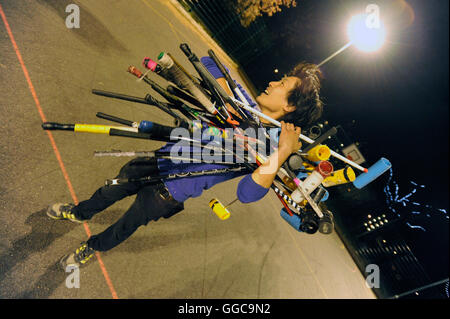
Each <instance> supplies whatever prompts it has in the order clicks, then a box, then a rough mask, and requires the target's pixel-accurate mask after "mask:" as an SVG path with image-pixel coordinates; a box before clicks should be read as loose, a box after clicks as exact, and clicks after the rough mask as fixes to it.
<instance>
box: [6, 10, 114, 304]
mask: <svg viewBox="0 0 450 319" xmlns="http://www.w3.org/2000/svg"><path fill="white" fill-rule="evenodd" d="M0 16H1V17H2V20H3V23H4V24H5V27H6V32H7V33H8V35H9V38H10V39H11V43H12V46H13V47H14V51H16V55H17V58H18V59H19V63H20V65H21V66H22V70H23V74H24V75H25V79H26V80H27V83H28V88H29V89H30V92H31V95H32V96H33V99H34V102H35V104H36V107H37V110H38V112H39V115H40V116H41V120H42V122H47V120H46V118H45V114H44V112H43V110H42V107H41V103H39V99H38V98H37V94H36V90H35V89H34V86H33V83H32V82H31V79H30V75H29V74H28V70H27V68H26V66H25V63H24V62H23V59H22V54H20V51H19V48H18V46H17V43H16V40H14V36H13V34H12V31H11V28H10V27H9V23H8V20H7V19H6V15H5V12H4V11H3V8H2V5H1V4H0ZM46 132H47V135H48V138H49V139H50V143H51V144H52V148H53V151H54V152H55V155H56V159H57V160H58V163H59V167H60V168H61V171H62V173H63V176H64V179H65V180H66V183H67V187H68V188H69V192H70V195H71V196H72V199H73V201H74V203H75V204H78V198H77V195H76V194H75V191H74V190H73V186H72V183H71V182H70V178H69V175H68V174H67V171H66V168H65V166H64V163H63V161H62V158H61V154H60V153H59V150H58V147H57V146H56V143H55V139H54V138H53V135H52V133H51V132H50V131H46ZM83 226H84V229H85V231H86V234H87V235H88V237H90V236H91V231H90V229H89V226H88V224H87V223H86V222H84V223H83ZM96 256H97V259H98V263H99V265H100V268H101V270H102V273H103V276H104V277H105V280H106V284H107V285H108V287H109V290H110V291H111V295H112V297H113V299H119V298H118V296H117V293H116V290H115V289H114V286H113V284H112V281H111V279H110V277H109V275H108V272H107V271H106V267H105V264H104V263H103V260H102V258H101V256H100V253H99V252H96Z"/></svg>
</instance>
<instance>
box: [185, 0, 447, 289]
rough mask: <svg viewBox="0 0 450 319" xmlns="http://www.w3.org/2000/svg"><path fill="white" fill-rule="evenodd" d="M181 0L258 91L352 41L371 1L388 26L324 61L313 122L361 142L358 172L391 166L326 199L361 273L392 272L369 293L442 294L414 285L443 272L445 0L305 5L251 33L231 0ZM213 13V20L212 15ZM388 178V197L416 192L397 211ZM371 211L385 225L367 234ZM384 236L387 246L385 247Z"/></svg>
mask: <svg viewBox="0 0 450 319" xmlns="http://www.w3.org/2000/svg"><path fill="white" fill-rule="evenodd" d="M180 2H181V3H182V4H184V5H185V7H186V8H187V9H188V10H189V11H191V12H192V13H193V14H194V15H196V17H197V18H198V19H199V21H200V22H203V24H204V25H205V26H206V27H207V28H208V29H209V31H210V34H211V35H212V36H213V38H215V39H216V40H218V42H219V43H221V44H222V46H223V47H224V48H225V49H226V51H227V52H228V53H229V54H230V55H231V56H233V57H234V58H235V60H237V61H238V62H239V63H240V65H241V67H242V68H243V70H244V71H245V73H246V75H247V76H248V78H249V79H250V81H251V82H252V84H253V85H254V87H255V88H256V91H258V92H260V91H263V90H264V89H265V88H266V87H267V86H268V82H269V81H271V80H276V79H279V78H281V77H282V76H283V75H284V74H285V73H287V72H288V71H289V70H290V69H291V68H292V67H294V66H295V65H296V64H297V63H298V62H300V61H303V60H305V61H308V62H314V63H317V64H318V63H320V62H321V61H323V60H324V59H325V58H326V57H328V56H329V55H331V54H332V53H333V52H335V51H337V50H338V49H339V48H341V47H342V46H344V45H345V44H346V43H347V42H348V38H347V33H346V24H347V23H348V21H349V19H350V17H351V16H352V15H354V14H356V13H363V12H364V11H365V8H366V6H367V5H368V4H370V3H375V4H378V5H379V6H380V17H381V19H382V20H383V21H385V24H386V29H387V31H388V36H387V41H386V43H385V45H384V46H383V48H382V49H381V50H379V51H376V52H374V53H365V52H360V51H358V50H357V49H356V48H354V47H350V48H348V49H347V50H345V51H344V52H343V53H341V54H339V55H338V56H336V57H335V58H333V59H332V60H331V61H329V62H327V63H326V64H324V65H323V66H322V68H321V70H322V72H323V74H324V81H323V87H322V96H323V100H324V102H325V110H324V115H323V118H322V119H321V120H320V123H321V124H323V125H324V127H323V131H324V130H325V129H326V128H327V127H329V126H339V131H338V134H337V135H336V136H335V137H334V138H333V139H332V140H331V141H329V146H331V147H332V148H333V149H335V150H337V151H340V148H341V144H342V145H344V147H345V146H347V145H349V144H351V143H354V142H357V143H358V145H359V149H360V151H361V152H362V154H363V156H364V157H365V159H366V163H364V166H365V167H370V165H372V164H373V163H375V162H376V161H377V160H378V159H379V158H381V157H385V158H387V159H389V160H390V162H391V163H392V172H391V173H392V178H391V179H389V172H387V173H385V174H384V175H383V176H382V177H380V178H379V179H377V180H376V181H375V182H373V183H371V184H370V185H369V186H366V187H365V188H364V189H362V190H360V191H354V190H351V189H350V188H349V187H347V186H338V187H333V188H332V189H331V188H330V189H329V191H330V199H329V200H328V201H327V203H328V204H329V206H330V207H331V208H332V209H333V211H334V214H335V218H336V227H337V231H338V233H339V235H340V236H341V238H342V239H343V241H344V243H345V244H346V246H347V248H348V249H349V251H350V253H351V254H352V256H353V257H354V259H355V260H356V262H357V264H358V266H359V267H360V269H361V271H364V266H365V265H367V264H370V263H376V264H379V265H380V267H381V268H383V269H382V271H384V273H387V272H389V273H390V276H385V278H384V280H385V281H386V282H389V284H387V283H386V284H385V285H384V287H389V288H386V289H384V290H376V293H377V295H378V296H379V297H392V296H394V295H402V293H403V294H405V295H409V297H410V298H412V297H417V296H418V295H419V293H416V294H415V293H414V290H416V289H417V291H420V294H422V296H424V298H432V297H433V296H434V297H445V298H448V293H447V291H448V289H445V285H444V289H443V288H442V286H441V288H439V289H437V288H436V287H434V288H430V289H435V290H436V292H430V290H429V289H428V290H426V289H424V290H423V291H422V290H420V289H419V288H420V287H426V286H427V285H429V284H433V283H436V282H437V281H439V280H444V279H446V278H448V256H449V254H448V242H449V240H448V239H449V238H448V210H449V201H448V192H449V189H448V163H449V160H448V151H449V140H448V120H449V116H448V115H449V114H448V85H449V83H448V60H449V59H448V58H449V46H448V36H449V35H448V31H449V25H448V12H449V8H448V5H449V3H448V1H446V0H431V1H428V0H427V1H424V0H410V1H407V3H408V4H409V6H410V8H411V9H412V10H411V9H410V10H409V11H408V10H407V8H406V9H404V10H403V11H401V10H400V11H395V10H394V9H395V7H392V4H393V3H401V2H402V1H387V0H383V1H382V0H379V1H375V0H373V1H369V2H364V1H353V0H339V1H336V0H333V1H326V0H320V1H312V0H302V1H297V7H295V8H289V9H287V8H283V9H282V11H281V12H279V13H277V14H275V15H273V16H272V17H267V16H264V15H263V16H262V17H259V18H257V19H256V21H255V22H253V23H252V24H251V25H250V26H249V27H248V28H242V27H241V26H239V21H238V19H236V20H235V21H234V23H233V22H230V21H231V20H232V18H231V17H233V11H234V12H235V11H236V9H235V6H236V1H231V0H230V1H209V2H208V4H207V5H206V3H205V2H202V1H197V2H196V5H195V6H193V5H192V4H193V3H194V2H193V1H180ZM202 5H203V6H204V7H202ZM209 8H212V9H211V10H212V11H211V12H212V13H211V12H210V14H208V10H209ZM397 9H398V7H397ZM411 11H413V15H411V14H410V13H411ZM214 12H215V13H216V16H217V17H219V16H220V17H221V19H222V20H221V21H219V22H220V23H218V22H215V21H213V20H209V18H208V16H211V15H212V14H213V13H214ZM217 12H226V13H222V14H217ZM236 17H237V15H236ZM208 20H209V21H208ZM218 20H219V18H217V21H218ZM239 37H241V39H240V38H239ZM236 41H238V42H239V41H240V43H241V45H240V46H237V45H236V44H235V43H236ZM242 43H245V45H242ZM275 69H278V72H277V73H275V72H274V70H275ZM258 92H257V93H258ZM326 123H327V124H328V125H327V124H326ZM336 165H337V166H338V168H340V167H339V165H342V163H336ZM412 182H414V183H416V184H418V185H423V187H418V186H416V185H415V184H413V183H412ZM388 184H389V186H390V190H391V192H392V193H393V194H394V192H395V188H396V185H398V195H399V196H398V197H397V199H399V198H402V197H403V196H405V195H408V194H409V193H411V192H412V191H414V189H416V192H415V193H414V194H412V195H411V196H410V197H408V199H409V200H410V202H405V206H404V205H403V204H402V203H399V202H395V201H389V200H387V199H388V196H387V195H386V191H385V189H386V186H387V185H388ZM412 202H415V203H417V204H416V205H413V204H412ZM439 209H443V210H444V211H442V210H439ZM369 214H370V215H371V216H375V217H377V216H381V215H382V214H384V215H387V216H388V217H389V223H388V224H387V225H385V226H383V227H381V228H379V229H378V230H377V231H375V232H372V233H370V234H369V233H367V231H366V228H365V227H363V226H362V225H363V224H364V222H366V221H367V220H368V217H367V216H368V215H369ZM411 226H412V227H411ZM416 226H419V227H421V228H418V227H416ZM383 240H385V241H388V242H389V243H392V245H391V246H389V247H384V246H383V245H385V244H382V243H384V241H383ZM402 247H403V248H402ZM402 249H403V250H402ZM394 251H395V252H394ZM393 253H394V254H393ZM388 277H389V278H388ZM382 280H383V279H382ZM447 283H448V281H447ZM410 290H411V291H412V294H408V293H406V292H408V291H410ZM427 294H428V295H427ZM425 295H426V296H425Z"/></svg>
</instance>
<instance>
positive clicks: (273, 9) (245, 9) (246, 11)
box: [236, 0, 297, 27]
mask: <svg viewBox="0 0 450 319" xmlns="http://www.w3.org/2000/svg"><path fill="white" fill-rule="evenodd" d="M283 6H285V7H287V8H290V7H291V6H292V7H295V6H297V2H296V1H295V0H256V1H255V0H237V9H236V11H237V13H238V14H239V16H240V20H241V24H242V26H244V27H248V26H249V25H250V24H251V23H252V22H253V21H255V19H256V18H257V17H259V16H262V15H263V14H267V15H268V16H269V17H271V16H272V15H273V14H275V13H277V12H280V11H281V7H283Z"/></svg>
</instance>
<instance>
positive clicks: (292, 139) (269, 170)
mask: <svg viewBox="0 0 450 319" xmlns="http://www.w3.org/2000/svg"><path fill="white" fill-rule="evenodd" d="M300 132H301V129H300V128H299V127H294V125H293V124H290V123H288V124H286V123H284V122H283V121H282V122H281V134H280V139H279V145H280V146H279V148H278V150H276V151H275V152H274V153H273V154H272V155H270V156H269V158H268V160H267V161H266V162H265V163H264V164H262V165H261V166H259V167H258V168H257V169H256V170H255V171H254V172H253V173H252V174H249V175H247V176H245V177H244V178H243V179H242V180H241V181H240V182H239V185H238V189H237V196H238V199H239V200H240V201H241V202H242V203H251V202H256V201H258V200H260V199H261V198H263V197H264V196H265V195H266V194H267V192H268V191H269V188H270V186H271V185H272V183H273V181H274V179H275V176H276V175H277V172H278V169H279V168H280V167H281V165H283V163H284V162H285V161H286V160H287V158H288V157H289V155H290V154H291V153H293V152H296V151H298V150H299V149H300V147H301V146H302V144H301V142H299V141H298V137H299V135H300Z"/></svg>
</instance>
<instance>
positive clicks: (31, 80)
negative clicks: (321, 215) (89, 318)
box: [0, 0, 375, 299]
mask: <svg viewBox="0 0 450 319" xmlns="http://www.w3.org/2000/svg"><path fill="white" fill-rule="evenodd" d="M71 3H75V4H77V5H79V7H80V28H79V29H68V28H67V27H66V24H65V20H66V17H67V16H68V15H69V13H66V12H65V9H66V6H67V5H69V4H71ZM0 5H1V8H2V10H1V11H3V14H2V22H1V23H0V52H1V53H0V81H1V86H0V110H1V116H2V125H1V126H0V136H1V143H0V145H1V152H0V156H1V162H0V164H1V165H0V179H1V181H2V182H1V184H0V238H1V239H2V240H1V241H0V298H51V299H53V298H64V299H65V298H67V299H70V298H85V299H96V298H105V299H110V298H120V299H126V298H139V299H140V298H165V299H166V298H167V299H169V298H202V299H203V298H204V299H206V298H219V299H221V298H275V299H277V298H284V299H291V298H295V299H310V298H317V299H322V298H370V299H372V298H375V296H374V294H373V293H372V291H371V290H370V289H369V288H367V287H366V285H365V280H364V277H363V275H362V274H361V273H360V272H359V270H358V269H357V267H356V265H355V264H354V262H353V260H352V259H351V257H350V255H349V253H348V252H347V250H346V249H345V247H344V245H343V243H342V242H341V240H340V239H339V237H338V236H337V234H336V233H333V234H331V235H322V234H319V233H317V234H315V235H308V234H304V233H299V232H297V231H295V230H294V229H293V228H291V227H290V226H289V225H288V224H287V223H286V222H285V221H284V220H283V219H282V218H281V217H280V209H281V207H282V205H281V203H280V202H279V200H278V199H277V198H276V195H275V194H274V193H273V192H272V191H271V192H269V194H268V195H267V196H266V197H265V198H264V199H262V200H261V201H259V202H256V203H251V204H242V203H240V202H239V201H238V202H236V203H234V204H233V205H232V206H231V207H230V211H231V217H230V218H229V219H228V220H226V221H221V220H220V219H218V218H217V217H216V216H215V214H214V213H213V212H212V211H211V210H210V208H209V207H208V202H209V201H210V199H211V198H213V197H216V198H218V199H219V200H220V201H221V202H222V203H224V204H226V203H229V202H231V201H232V200H234V199H235V198H236V187H237V184H238V182H239V180H240V179H239V178H238V179H235V180H232V181H228V182H225V183H222V184H219V185H216V186H215V187H213V188H212V189H210V190H207V191H205V192H204V193H203V194H202V196H200V197H197V198H192V199H189V200H188V201H187V202H186V203H185V211H184V212H182V213H180V214H178V215H176V216H174V217H173V218H170V219H167V220H166V219H161V220H159V221H158V222H151V223H149V224H148V225H147V226H146V227H140V228H139V229H138V230H137V231H136V233H135V234H134V235H133V236H132V237H131V238H129V239H128V240H127V241H125V242H124V243H122V244H121V245H119V246H117V247H116V248H114V249H112V250H110V251H108V252H105V253H100V254H98V255H97V257H95V258H93V260H91V261H90V262H89V263H88V264H87V265H86V266H85V267H83V268H81V269H80V287H79V288H68V287H67V285H66V282H67V278H68V276H69V275H70V274H69V273H66V272H64V271H63V270H61V269H59V268H58V262H59V259H60V258H61V257H62V256H63V255H65V254H67V253H69V252H71V251H73V250H74V249H75V248H77V246H78V245H79V243H80V242H81V241H84V240H86V239H87V238H88V235H89V234H96V233H100V232H101V231H103V230H104V229H105V228H107V227H108V226H109V225H110V224H112V223H114V222H115V221H116V220H117V219H118V218H120V217H121V214H122V213H123V212H124V211H126V209H127V208H128V207H129V206H130V205H131V203H132V202H133V199H134V197H129V198H126V199H124V200H122V201H120V202H117V203H116V204H114V205H113V206H111V207H110V208H108V209H107V210H105V211H104V212H102V213H100V214H98V215H96V216H95V217H94V218H93V219H92V220H90V221H89V222H87V223H85V224H75V223H72V222H69V221H54V220H51V219H50V218H48V217H47V216H46V214H45V211H46V208H47V206H48V205H49V204H51V203H53V202H77V201H81V200H84V199H87V198H89V197H90V196H91V195H92V194H93V193H94V192H95V191H96V190H97V189H98V188H99V187H100V186H102V185H103V184H104V182H105V180H106V179H107V178H112V177H114V176H115V175H116V173H117V172H118V170H119V169H120V167H121V166H122V165H123V164H125V163H126V162H127V161H129V160H130V158H94V156H93V153H94V151H96V150H97V151H98V150H112V149H116V150H118V149H119V150H155V149H157V148H159V147H160V146H162V145H163V144H164V143H162V142H157V141H143V140H136V139H128V138H121V137H110V136H107V135H98V134H88V133H73V132H62V131H54V132H51V133H48V132H46V131H43V130H42V128H41V123H42V121H43V120H47V121H53V122H60V123H90V124H111V122H108V121H106V120H102V119H99V118H97V117H96V116H95V114H96V113H97V112H104V113H107V114H112V115H115V116H118V117H122V118H125V119H130V120H134V121H140V120H143V119H146V120H152V121H155V122H157V123H161V124H166V125H171V124H172V120H171V118H170V117H169V116H168V115H166V114H165V113H163V112H162V111H160V110H158V109H156V108H154V107H152V106H147V105H142V104H136V103H131V102H126V101H118V100H114V99H109V98H105V97H100V96H96V95H93V94H92V93H91V90H92V89H94V88H95V89H101V90H107V91H113V92H118V93H124V94H128V95H135V96H141V97H144V96H145V95H146V94H147V93H152V94H154V96H155V97H158V98H159V96H158V95H157V94H156V93H155V92H152V90H151V88H150V87H149V86H147V85H146V84H145V83H143V82H137V81H136V78H135V77H134V76H132V75H130V74H128V73H127V72H126V70H127V68H128V66H129V65H135V66H137V67H138V68H139V69H141V70H142V69H143V67H142V65H141V61H142V59H143V57H145V56H149V57H151V58H153V59H155V58H156V57H157V55H158V54H159V52H161V51H166V52H170V53H172V54H173V55H174V57H175V58H176V59H177V60H178V61H180V62H181V63H182V64H183V65H184V66H185V67H186V69H187V70H188V71H190V72H192V73H194V69H193V67H192V66H191V65H190V63H189V62H188V60H187V59H186V58H185V56H184V55H183V53H182V52H181V51H180V50H179V48H178V47H179V44H180V43H181V42H186V43H188V44H189V45H190V47H191V49H192V50H193V52H195V53H196V54H197V55H198V56H199V57H200V56H204V55H207V50H208V49H209V48H213V49H214V50H215V47H214V46H212V45H213V44H212V43H211V42H210V40H208V39H207V38H205V37H204V36H203V35H202V34H201V33H200V32H199V31H197V29H196V28H194V27H193V25H192V23H191V22H190V21H189V20H188V19H186V17H184V16H183V15H182V14H181V13H180V12H179V11H177V9H176V8H175V7H174V5H173V4H172V3H171V2H170V1H161V0H117V1H106V0H96V1H74V0H69V1H67V0H45V1H44V0H37V1H25V0H14V1H13V0H0ZM5 19H6V20H5ZM5 21H7V23H8V25H9V28H10V30H11V33H12V35H13V37H14V39H15V45H13V43H12V41H11V37H10V35H9V32H8V28H7V27H6V24H5ZM15 47H16V48H15ZM215 51H216V50H215ZM18 52H19V53H18ZM216 52H217V51H216ZM18 54H20V57H21V60H20V59H19V58H18ZM219 56H220V55H219ZM223 61H225V60H223ZM22 63H23V65H22ZM24 68H25V69H24ZM25 70H26V71H25ZM230 70H231V74H232V76H233V77H234V78H235V79H237V80H238V81H241V83H242V79H241V78H240V77H239V74H238V72H237V70H236V68H234V66H232V65H231V66H230ZM149 76H150V77H152V79H155V80H157V81H158V82H159V83H161V84H165V83H164V81H163V80H161V79H158V78H157V77H156V76H153V75H149ZM58 157H60V161H59V160H58ZM61 163H62V164H61Z"/></svg>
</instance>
